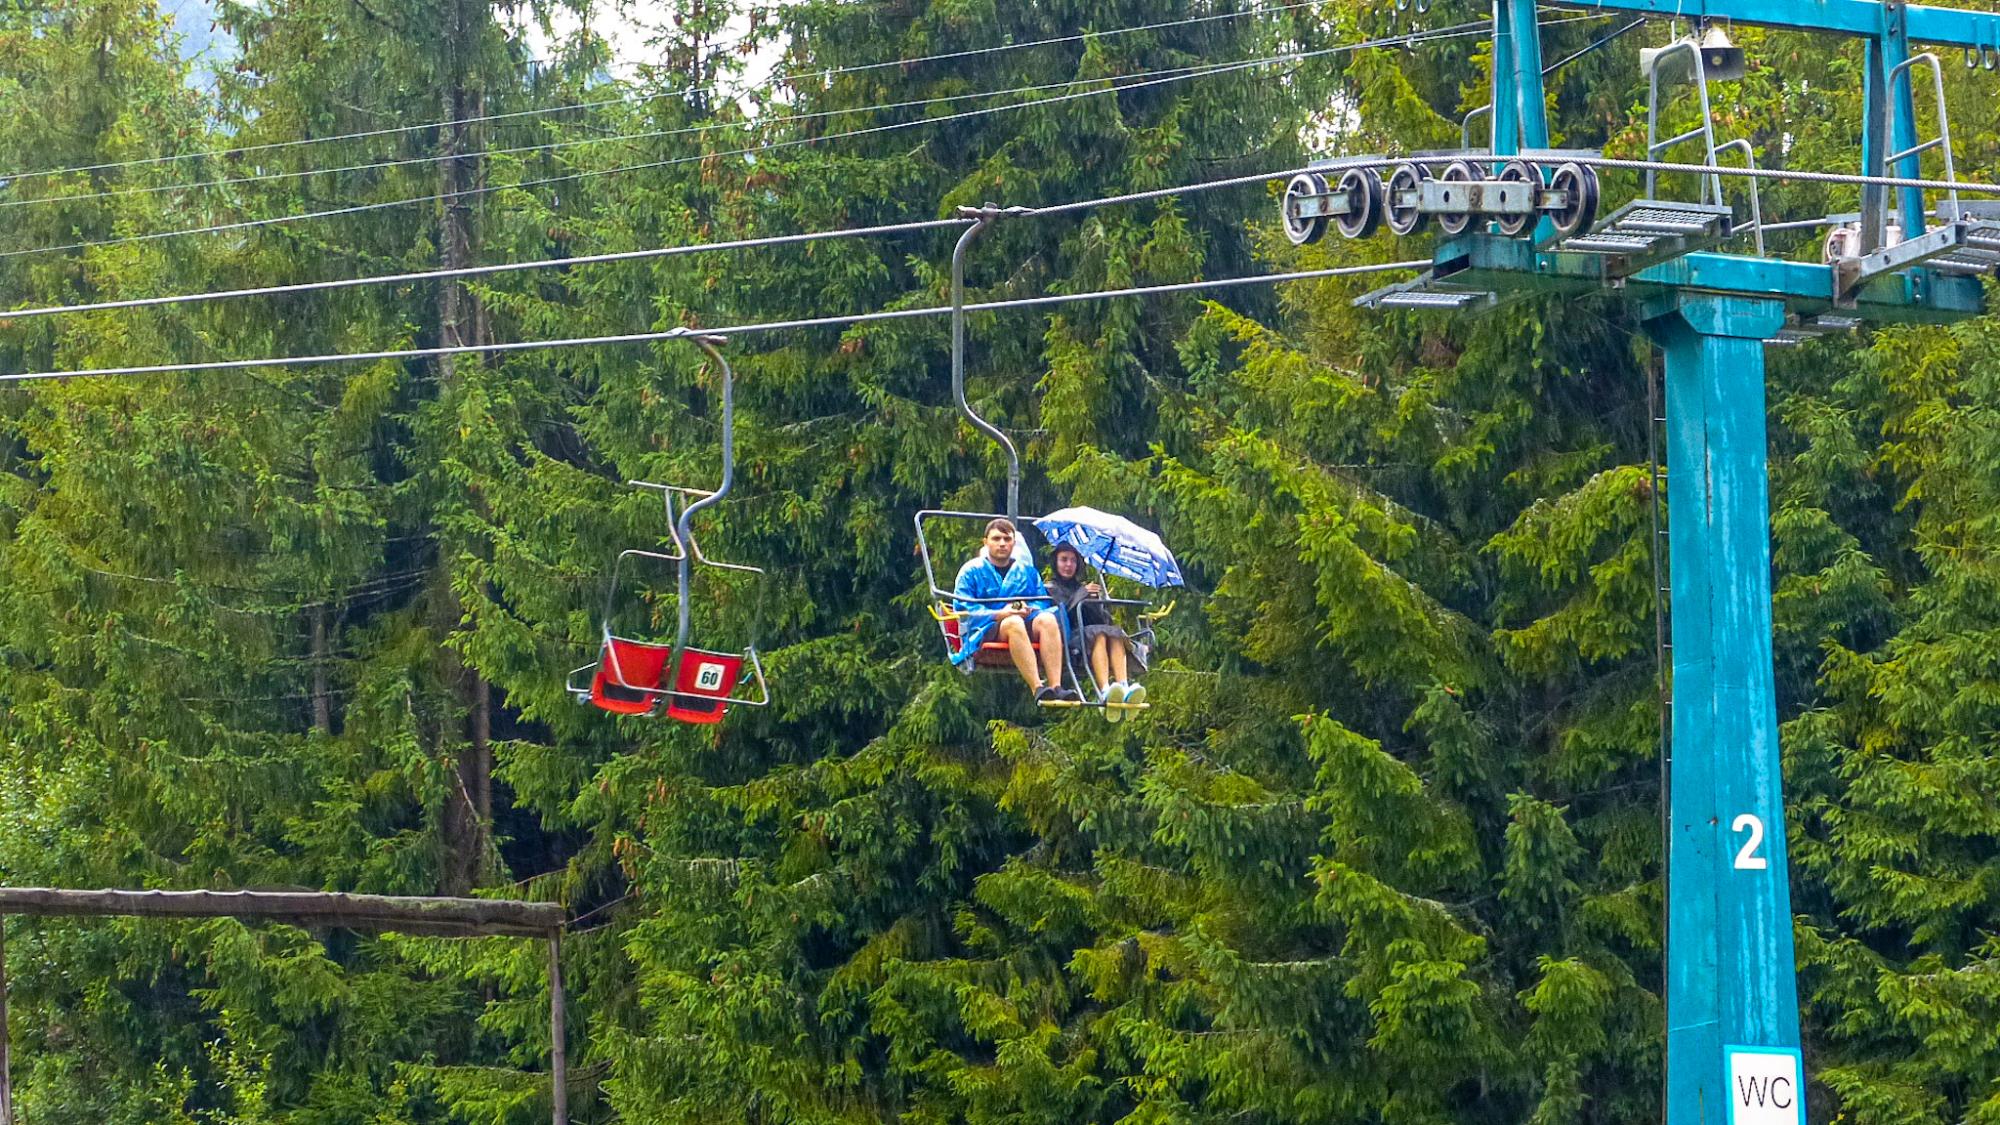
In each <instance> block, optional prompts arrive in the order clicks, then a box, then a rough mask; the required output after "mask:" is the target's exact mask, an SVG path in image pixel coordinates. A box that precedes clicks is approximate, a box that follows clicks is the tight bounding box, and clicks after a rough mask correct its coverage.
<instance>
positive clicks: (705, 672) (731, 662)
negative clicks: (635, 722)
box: [667, 648, 743, 723]
mask: <svg viewBox="0 0 2000 1125" xmlns="http://www.w3.org/2000/svg"><path fill="white" fill-rule="evenodd" d="M742 675H743V655H742V654H741V653H730V652H709V651H707V650H706V649H699V648H691V649H687V650H685V651H684V652H682V653H681V668H680V674H679V675H677V676H675V677H674V694H672V695H670V696H668V697H667V716H668V717H669V718H673V719H679V720H680V721H682V722H684V723H719V722H721V721H722V714H723V712H724V711H726V710H727V709H728V706H729V697H730V695H731V694H733V693H734V692H735V691H736V681H737V680H738V679H740V678H742Z"/></svg>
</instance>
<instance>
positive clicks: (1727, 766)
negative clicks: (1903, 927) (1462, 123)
mask: <svg viewBox="0 0 2000 1125" xmlns="http://www.w3.org/2000/svg"><path fill="white" fill-rule="evenodd" d="M1538 2H1546V3H1549V4H1551V5H1552V6H1554V7H1559V8H1574V9H1582V10H1585V11H1590V12H1596V13H1612V12H1617V13H1629V14H1634V15H1640V16H1654V17H1660V18H1662V19H1678V20H1685V21H1689V23H1690V25H1691V26H1692V27H1693V28H1695V29H1696V30H1697V32H1701V31H1706V32H1707V33H1708V34H1707V36H1706V37H1703V36H1701V35H1699V34H1697V35H1696V36H1691V37H1689V38H1687V39H1683V40H1679V41H1677V42H1676V43H1674V44H1673V45H1671V46H1669V47H1667V48H1664V49H1662V50H1659V51H1655V52H1649V53H1648V54H1649V56H1650V57H1649V58H1648V59H1647V60H1646V61H1647V63H1648V70H1649V72H1650V73H1649V85H1650V88H1651V97H1650V99H1649V118H1650V120H1649V122H1648V125H1649V132H1648V137H1649V141H1648V144H1649V152H1648V154H1647V158H1648V161H1649V162H1651V161H1661V160H1664V159H1666V156H1667V154H1669V153H1672V152H1673V151H1674V150H1676V149H1678V148H1681V147H1682V146H1690V147H1691V146H1693V145H1695V144H1696V143H1699V144H1700V150H1699V153H1700V156H1701V157H1703V158H1704V159H1703V161H1702V164H1703V166H1704V167H1706V168H1718V167H1719V158H1720V157H1721V156H1722V154H1724V153H1726V152H1729V151H1730V150H1732V149H1734V150H1736V151H1738V152H1740V153H1741V154H1742V156H1743V158H1744V159H1745V160H1746V161H1752V162H1754V153H1753V152H1752V150H1751V146H1750V145H1749V144H1748V143H1747V142H1746V141H1727V142H1723V143H1720V144H1718V143H1717V138H1716V136H1715V128H1714V122H1713V118H1712V117H1711V116H1710V114H1709V104H1708V82H1709V79H1710V77H1711V75H1712V74H1713V75H1714V76H1716V77H1728V76H1729V71H1730V70H1731V69H1732V68H1735V67H1740V65H1741V56H1740V54H1734V53H1733V49H1732V48H1730V47H1729V45H1728V43H1727V38H1726V32H1724V31H1723V29H1724V28H1726V27H1727V26H1730V25H1756V26H1763V27H1771V28H1781V29H1784V30H1789V31H1805V32H1821V33H1827V34H1832V35H1843V36H1849V37H1854V38H1859V39H1861V40H1862V41H1863V43H1864V44H1865V48H1866V65H1865V80H1866V89H1865V113H1864V122H1863V130H1862V137H1861V154H1860V155H1861V160H1860V171H1861V172H1862V173H1863V174H1864V175H1865V176H1870V177H1878V178H1889V177H1893V178H1898V179H1912V180H1914V179H1918V178H1920V176H1919V168H1920V161H1921V159H1922V157H1923V156H1924V155H1925V154H1926V153H1933V154H1935V156H1934V157H1933V159H1934V160H1935V161H1937V162H1939V163H1941V164H1942V168H1943V172H1944V177H1943V178H1944V180H1945V181H1949V182H1955V177H1956V171H1955V168H1954V167H1953V165H1952V163H1951V159H1952V158H1951V136H1950V127H1949V124H1948V122H1947V120H1946V113H1945V106H1944V77H1943V67H1944V64H1943V63H1942V62H1941V61H1940V59H1939V57H1938V56H1937V55H1936V54H1932V53H1928V52H1925V53H1919V54H1912V53H1911V48H1912V45H1913V44H1921V45H1929V46H1935V47H1943V48H1948V49H1952V50H1956V51H1963V52H1964V59H1965V64H1966V65H1967V66H1969V67H1980V68H1983V69H1986V70H1994V69H2000V14H1989V13H1984V12H1970V11H1961V10H1955V9H1950V8H1940V7H1923V6H1918V5H1914V4H1906V3H1903V2H1901V0H1495V2H1494V5H1493V11H1494V44H1493V52H1492V58H1493V79H1492V87H1493V102H1492V104H1491V106H1490V107H1487V108H1485V109H1482V110H1475V111H1474V114H1473V116H1474V117H1477V116H1481V115H1485V116H1488V117H1489V118H1490V122H1489V126H1488V128H1489V130H1490V143H1489V146H1488V148H1486V149H1483V150H1479V149H1472V148H1470V147H1469V141H1468V148H1467V149H1466V150H1463V151H1460V152H1457V153H1447V154H1417V155H1416V156H1415V157H1413V158H1411V159H1408V160H1404V161H1402V162H1400V163H1397V164H1396V166H1395V168H1394V170H1393V171H1392V173H1391V174H1390V175H1389V176H1388V178H1387V181H1386V183H1385V181H1384V179H1383V178H1382V177H1381V176H1380V174H1379V173H1378V172H1377V171H1376V170H1375V168H1377V167H1380V166H1383V165H1388V164H1392V163H1395V162H1391V161H1387V160H1383V161H1352V160H1340V161H1330V162H1328V163H1327V164H1326V165H1325V166H1324V168H1323V169H1322V170H1320V171H1314V172H1308V173H1306V174H1304V175H1302V176H1300V177H1298V178H1296V179H1294V180H1293V181H1292V183H1291V184H1290V185H1289V186H1288V188H1287V190H1286V193H1285V196H1284V199H1283V203H1282V208H1283V218H1284V221H1285V228H1286V231H1287V233H1288V234H1289V235H1291V237H1292V238H1293V240H1294V241H1298V242H1304V241H1310V240H1312V239H1315V238H1318V237H1320V236H1321V235H1322V234H1323V233H1324V231H1325V229H1326V226H1327V225H1328V224H1329V223H1331V224H1333V225H1335V226H1337V227H1338V228H1339V229H1340V230H1341V232H1342V233H1343V234H1345V235H1348V236H1349V237H1361V236H1365V235H1367V234H1371V233H1373V232H1374V230H1375V229H1376V227H1377V225H1378V224H1379V223H1380V222H1383V221H1386V222H1387V224H1388V225H1389V226H1390V228H1391V230H1392V231H1394V232H1395V233H1397V234H1408V233H1413V232H1414V231H1416V230H1418V229H1421V228H1422V227H1423V226H1424V225H1426V224H1427V223H1428V222H1429V221H1431V220H1435V221H1436V222H1437V223H1438V225H1439V226H1440V227H1441V228H1442V230H1443V232H1444V235H1445V237H1444V238H1443V239H1441V241H1440V243H1439V245H1438V246H1437V248H1436V251H1435V253H1434V255H1433V259H1432V264H1431V267H1430V268H1429V269H1428V270H1427V271H1425V272H1424V273H1423V274H1422V275H1421V276H1420V277H1418V278H1417V279H1416V280H1414V281H1410V282H1405V283H1402V284H1399V285H1395V286H1391V287H1389V288H1387V289H1383V290H1378V291H1376V292H1374V293H1371V294H1368V295H1367V296H1365V297H1362V298H1361V299H1360V300H1359V301H1358V302H1357V303H1358V304H1362V305H1366V306H1371V307H1380V308H1397V307H1402V308H1438V309H1447V310H1451V309H1463V310H1471V309H1478V308H1490V307H1493V306H1495V305H1499V304H1502V303H1505V302H1507V301H1508V300H1510V299H1512V298H1517V297H1521V296H1527V295H1534V294H1586V293H1605V294H1614V295H1619V296H1622V297H1624V298H1625V299H1627V300H1630V301H1633V302H1635V303H1636V304H1637V305H1638V308H1639V314H1640V318H1641V319H1642V321H1643V322H1644V325H1645V328H1646V331H1647V334H1648V335H1649V336H1651V337H1652V339H1653V340H1654V342H1655V343H1657V344H1658V345H1659V346H1660V348H1661V349H1662V351H1663V352H1664V353H1665V359H1666V363H1665V368H1666V380H1665V381H1666V409H1665V422H1666V428H1667V434H1668V437H1667V464H1668V472H1667V484H1668V487H1667V494H1668V502H1669V505H1670V508H1671V510H1672V512H1673V516H1674V518H1673V519H1672V521H1671V524H1670V528H1669V548H1668V557H1669V559H1670V569H1671V579H1670V583H1671V597H1672V605H1673V619H1672V621H1673V624H1672V637H1671V642H1672V671H1673V680H1672V683H1673V692H1672V712H1671V718H1672V722H1671V755H1672V757H1671V761H1672V766H1673V768H1672V772H1671V780H1670V783H1669V792H1668V795H1667V796H1668V802H1669V828H1668V832H1669V839H1668V844H1667V855H1668V869H1669V872H1670V873H1671V878H1670V880H1669V890H1668V941H1667V953H1666V958H1667V984H1666V1005H1667V1061H1666V1070H1667V1074H1666V1122H1667V1125H1725V1123H1726V1125H1781V1123H1782V1125H1792V1123H1799V1125H1803V1123H1804V1122H1805V1120H1806V1112H1805V1081H1806V1075H1805V1065H1804V1059H1803V1057H1802V1056H1801V1054H1800V1050H1799V1044H1800V1037H1799V1001H1798V986H1797V979H1796V970H1795V967H1794V966H1795V960H1794V952H1793V947H1792V909H1791V896H1790V890H1789V887H1788V871H1789V868H1788V864H1787V861H1786V848H1785V816H1784V798H1783V792H1782V780H1781V776H1780V769H1779V747H1778V721H1777V707H1776V700H1775V693H1774V685H1773V674H1772V652H1771V520H1770V497H1769V489H1768V477H1767V475H1766V474H1767V465H1766V452H1765V451H1766V437H1765V401H1764V348H1765V346H1766V344H1768V343H1785V342H1793V341H1795V340H1796V339H1798V338H1801V337H1802V336H1807V335H1813V334H1817V333H1819V332H1823V331H1825V330H1828V329H1831V328H1836V327H1850V326H1853V325H1855V324H1858V323H1862V322H1943V321H1950V320H1956V319H1960V318H1964V317H1970V316H1975V315H1978V314H1979V313H1981V312H1983V311H1984V302H1983V299H1982V292H1981V283H1980V276H1981V275H1985V274H1990V273H1992V272H1993V271H1994V269H1995V267H1996V265H2000V207H1996V206H1995V205H1992V204H1962V203H1961V202H1960V201H1959V200H1958V198H1957V192H1956V191H1955V190H1951V189H1946V190H1945V191H1944V193H1943V198H1942V199H1938V200H1936V201H1935V206H1934V207H1927V206H1926V203H1927V201H1926V197H1925V193H1924V191H1923V190H1921V189H1919V188H1915V187H1907V186H1903V187H1895V188H1893V189H1892V188H1891V187H1890V186H1888V185H1884V184H1880V183H1870V184H1865V185H1863V186H1862V188H1861V209H1860V212H1859V214H1858V216H1854V217H1853V220H1854V221H1853V222H1852V223H1851V224H1847V225H1843V226H1838V227H1837V229H1836V232H1835V234H1834V236H1833V237H1831V238H1829V239H1828V242H1827V253H1826V255H1825V257H1826V260H1825V261H1824V262H1819V263H1814V262H1795V261H1783V260H1777V259H1772V258H1767V257H1764V256H1763V253H1762V249H1763V246H1762V229H1761V227H1762V216H1761V214H1760V213H1758V212H1760V211H1761V208H1760V207H1758V206H1757V204H1756V202H1755V200H1756V194H1755V189H1756V184H1757V180H1756V179H1755V178H1752V179H1751V180H1750V181H1749V182H1750V185H1751V190H1750V195H1751V199H1752V212H1753V214H1752V221H1751V224H1749V226H1751V227H1754V228H1756V233H1757V241H1756V248H1757V253H1755V254H1742V253H1725V252H1720V251H1719V250H1718V249H1717V248H1718V247H1719V246H1720V245H1721V244H1722V243H1723V242H1724V241H1725V240H1726V239H1728V238H1731V237H1733V236H1735V235H1737V234H1738V233H1743V232H1744V231H1745V228H1742V227H1736V226H1734V225H1733V213H1732V211H1731V209H1730V207H1729V206H1728V205H1727V203H1726V202H1725V200H1724V199H1723V197H1722V190H1721V176H1720V174H1718V173H1707V174H1703V175H1701V176H1700V179H1701V181H1702V191H1701V198H1700V199H1699V200H1696V201H1681V200H1670V199H1663V198H1658V197H1657V195H1656V190H1655V189H1656V187H1657V178H1656V176H1655V174H1654V173H1655V172H1657V171H1658V170H1659V169H1649V170H1648V171H1647V177H1646V191H1645V194H1644V196H1643V197H1642V198H1640V199H1638V200H1635V201H1633V202H1631V203H1629V204H1627V205H1626V206H1624V207H1622V208H1620V209H1619V210H1618V211H1616V212H1614V213H1613V214H1611V215H1609V216H1608V217H1607V218H1605V219H1604V220H1603V221H1602V222H1597V221H1596V219H1595V210H1596V203H1597V200H1596V192H1597V178H1596V174H1595V168H1596V166H1597V165H1596V164H1594V163H1592V161H1594V160H1597V159H1601V158H1600V157H1598V154H1596V153H1578V152H1563V151H1557V150H1552V149H1550V147H1549V128H1548V119H1547V114H1546V110H1545V104H1546V103H1545V100H1544V93H1545V92H1544V88H1543V81H1542V79H1543V73H1544V72H1543V62H1542V50H1541V42H1540V38H1539V28H1538V26H1537V16H1536V8H1537V4H1538ZM1718 32H1721V33H1722V34H1720V35H1718V34H1717V33H1718ZM1679 55H1685V56H1687V57H1686V59H1685V62H1684V63H1682V60H1680V59H1679V58H1678V57H1677V56H1679ZM1676 64H1680V65H1676ZM1669 71H1672V73H1675V74H1679V73H1681V72H1683V71H1691V72H1692V80H1693V83H1694V86H1695V88H1696V90H1697V92H1698V93H1699V95H1700V101H1701V106H1700V108H1701V124H1700V125H1698V126H1697V127H1696V128H1694V129H1692V130H1690V131H1688V132H1686V133H1682V134H1679V135H1677V136H1671V137H1664V138H1663V137H1661V136H1660V131H1659V106H1660V89H1661V83H1662V81H1663V76H1664V75H1666V74H1667V73H1668V72H1669ZM1919 71H1923V72H1924V77H1925V78H1926V79H1927V80H1928V81H1927V82H1926V83H1925V85H1926V86H1928V87H1929V89H1928V90H1926V91H1925V92H1926V94H1927V95H1930V96H1934V97H1935V99H1936V102H1937V124H1938V129H1937V133H1936V134H1935V135H1932V136H1928V137H1924V138H1919V137H1918V135H1917V114H1916V100H1917V99H1916V95H1915V90H1916V79H1917V75H1918V72H1919ZM1736 73H1740V70H1738V71H1736ZM1470 121H1471V118H1468V126H1469V125H1470ZM1468 132H1469V128H1468ZM1440 164H1442V169H1441V171H1440V169H1439V165H1440ZM1752 166H1754V163H1753V165H1752ZM1892 191H1893V196H1892ZM1927 212H1929V214H1927ZM1931 214H1934V215H1935V216H1936V218H1937V220H1938V221H1937V222H1936V223H1934V224H1932V225H1929V226H1927V225H1926V220H1927V218H1929V217H1930V215H1931ZM1531 228H1532V229H1531Z"/></svg>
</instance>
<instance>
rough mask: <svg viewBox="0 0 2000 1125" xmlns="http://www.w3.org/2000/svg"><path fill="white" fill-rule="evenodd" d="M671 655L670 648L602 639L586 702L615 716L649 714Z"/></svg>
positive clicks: (672, 652)
mask: <svg viewBox="0 0 2000 1125" xmlns="http://www.w3.org/2000/svg"><path fill="white" fill-rule="evenodd" d="M673 654H674V646H672V645H649V644H646V643H644V642H641V641H628V640H625V639H624V638H622V637H607V638H605V641H604V651H603V652H601V653H599V654H598V658H597V675H596V676H595V677H593V678H592V679H591V681H590V701H591V702H592V703H595V704H596V705H597V706H599V707H602V708H603V709H604V710H606V711H610V712H612V713H614V714H618V715H650V714H652V713H653V708H655V707H656V706H658V705H659V702H660V677H661V676H662V675H664V674H665V672H666V668H667V661H668V660H670V659H672V657H673Z"/></svg>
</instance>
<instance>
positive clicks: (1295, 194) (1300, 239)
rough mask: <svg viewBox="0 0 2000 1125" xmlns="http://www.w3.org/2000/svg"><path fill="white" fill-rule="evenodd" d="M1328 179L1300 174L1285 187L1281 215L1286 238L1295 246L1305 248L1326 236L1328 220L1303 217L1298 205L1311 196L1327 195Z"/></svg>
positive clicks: (1319, 217) (1316, 175) (1281, 200)
mask: <svg viewBox="0 0 2000 1125" xmlns="http://www.w3.org/2000/svg"><path fill="white" fill-rule="evenodd" d="M1326 192H1327V188H1326V177H1325V176H1322V175H1320V174H1319V173H1318V172H1300V173H1299V174H1298V175H1296V176H1293V177H1292V179H1291V182H1290V183H1287V184H1286V185H1285V194H1284V197H1283V198H1282V199H1280V200H1279V201H1278V206H1279V215H1280V217H1281V218H1283V219H1284V223H1285V237H1286V238H1288V239H1290V240H1291V243H1292V245H1294V246H1304V245H1306V244H1307V243H1309V242H1318V241H1319V240H1320V239H1321V238H1324V237H1325V236H1326V219H1325V218H1324V217H1323V216H1320V215H1301V214H1299V213H1298V204H1299V202H1300V201H1302V200H1304V199H1306V198H1307V197H1309V196H1315V195H1325V194H1326Z"/></svg>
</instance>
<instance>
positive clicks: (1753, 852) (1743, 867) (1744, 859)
mask: <svg viewBox="0 0 2000 1125" xmlns="http://www.w3.org/2000/svg"><path fill="white" fill-rule="evenodd" d="M1729 830H1730V831H1731V832H1743V831H1748V832H1749V833H1750V838H1749V839H1748V840H1745V841H1743V847H1742V848H1741V849H1739V850H1738V851H1737V853H1736V870H1738V871H1762V870H1764V869H1765V868H1766V867H1768V866H1770V864H1769V863H1767V862H1766V861H1765V859H1764V857H1763V856H1761V855H1758V854H1757V847H1758V845H1760V844H1762V843H1763V842H1764V822H1763V821H1761V820H1759V819H1757V818H1756V817H1755V816H1752V815H1751V814H1749V813H1744V814H1742V815H1741V816H1739V817H1737V818H1736V822H1735V823H1734V824H1731V825H1730V826H1729Z"/></svg>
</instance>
